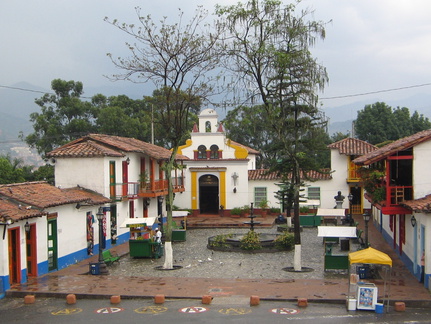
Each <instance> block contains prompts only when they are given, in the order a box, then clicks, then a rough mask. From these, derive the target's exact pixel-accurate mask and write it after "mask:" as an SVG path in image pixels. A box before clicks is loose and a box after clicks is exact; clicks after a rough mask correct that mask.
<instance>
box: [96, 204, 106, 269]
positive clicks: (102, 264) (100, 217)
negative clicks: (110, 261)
mask: <svg viewBox="0 0 431 324" xmlns="http://www.w3.org/2000/svg"><path fill="white" fill-rule="evenodd" d="M96 216H97V220H98V221H99V274H101V275H107V274H109V271H108V267H107V266H106V263H105V261H104V260H103V255H102V252H103V248H102V240H103V219H104V218H105V215H104V214H103V209H102V207H99V211H98V212H97V214H96Z"/></svg>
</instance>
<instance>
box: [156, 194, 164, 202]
mask: <svg viewBox="0 0 431 324" xmlns="http://www.w3.org/2000/svg"><path fill="white" fill-rule="evenodd" d="M164 199H165V197H163V196H158V197H157V200H158V201H159V202H160V203H162V202H163V200H164Z"/></svg>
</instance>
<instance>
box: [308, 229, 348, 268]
mask: <svg viewBox="0 0 431 324" xmlns="http://www.w3.org/2000/svg"><path fill="white" fill-rule="evenodd" d="M317 236H319V237H323V238H324V245H325V246H324V248H325V249H324V269H325V271H326V270H347V269H349V251H348V250H347V251H343V250H342V249H341V248H340V245H339V244H335V243H334V242H330V241H325V239H326V238H337V240H338V239H339V238H343V239H348V240H350V239H352V238H356V227H354V226H318V227H317Z"/></svg>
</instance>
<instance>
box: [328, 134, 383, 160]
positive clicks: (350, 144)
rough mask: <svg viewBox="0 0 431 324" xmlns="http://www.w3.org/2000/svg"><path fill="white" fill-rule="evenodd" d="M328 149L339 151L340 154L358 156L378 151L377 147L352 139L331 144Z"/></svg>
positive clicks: (348, 138)
mask: <svg viewBox="0 0 431 324" xmlns="http://www.w3.org/2000/svg"><path fill="white" fill-rule="evenodd" d="M327 147H328V148H330V149H337V150H339V151H340V154H345V155H358V156H359V155H364V154H367V153H369V152H372V151H375V150H377V146H374V145H372V144H370V143H367V142H364V141H362V140H359V139H357V138H352V137H347V138H345V139H342V140H341V141H338V142H335V143H332V144H329V145H328V146H327Z"/></svg>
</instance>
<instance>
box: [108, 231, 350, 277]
mask: <svg viewBox="0 0 431 324" xmlns="http://www.w3.org/2000/svg"><path fill="white" fill-rule="evenodd" d="M247 231H248V229H246V228H229V229H228V228H224V229H188V230H187V241H186V242H174V243H173V251H174V252H173V255H174V265H179V266H182V268H181V269H178V270H169V271H167V270H163V271H161V270H157V269H156V267H158V266H162V265H163V262H164V257H162V258H160V259H155V260H154V259H143V258H131V257H129V255H126V256H124V257H122V258H121V262H120V264H114V265H112V266H110V267H109V272H110V274H111V275H113V276H138V277H139V276H150V277H165V276H171V277H195V278H198V277H199V278H240V279H262V278H264V279H325V278H327V279H329V278H347V273H346V271H341V272H337V271H327V272H325V271H324V265H323V257H324V256H323V254H324V246H323V244H322V238H321V237H317V228H304V229H303V232H301V246H302V266H303V267H307V268H311V269H312V271H310V272H300V273H298V272H295V273H293V272H289V271H286V270H283V268H286V267H293V255H294V251H282V252H271V253H248V252H221V251H213V250H210V249H208V248H207V242H208V238H209V237H211V236H215V235H218V234H230V233H233V234H243V233H246V232H247ZM255 231H256V232H257V233H267V234H280V233H277V228H276V226H274V227H272V228H258V229H256V230H255ZM167 272H168V273H167Z"/></svg>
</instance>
